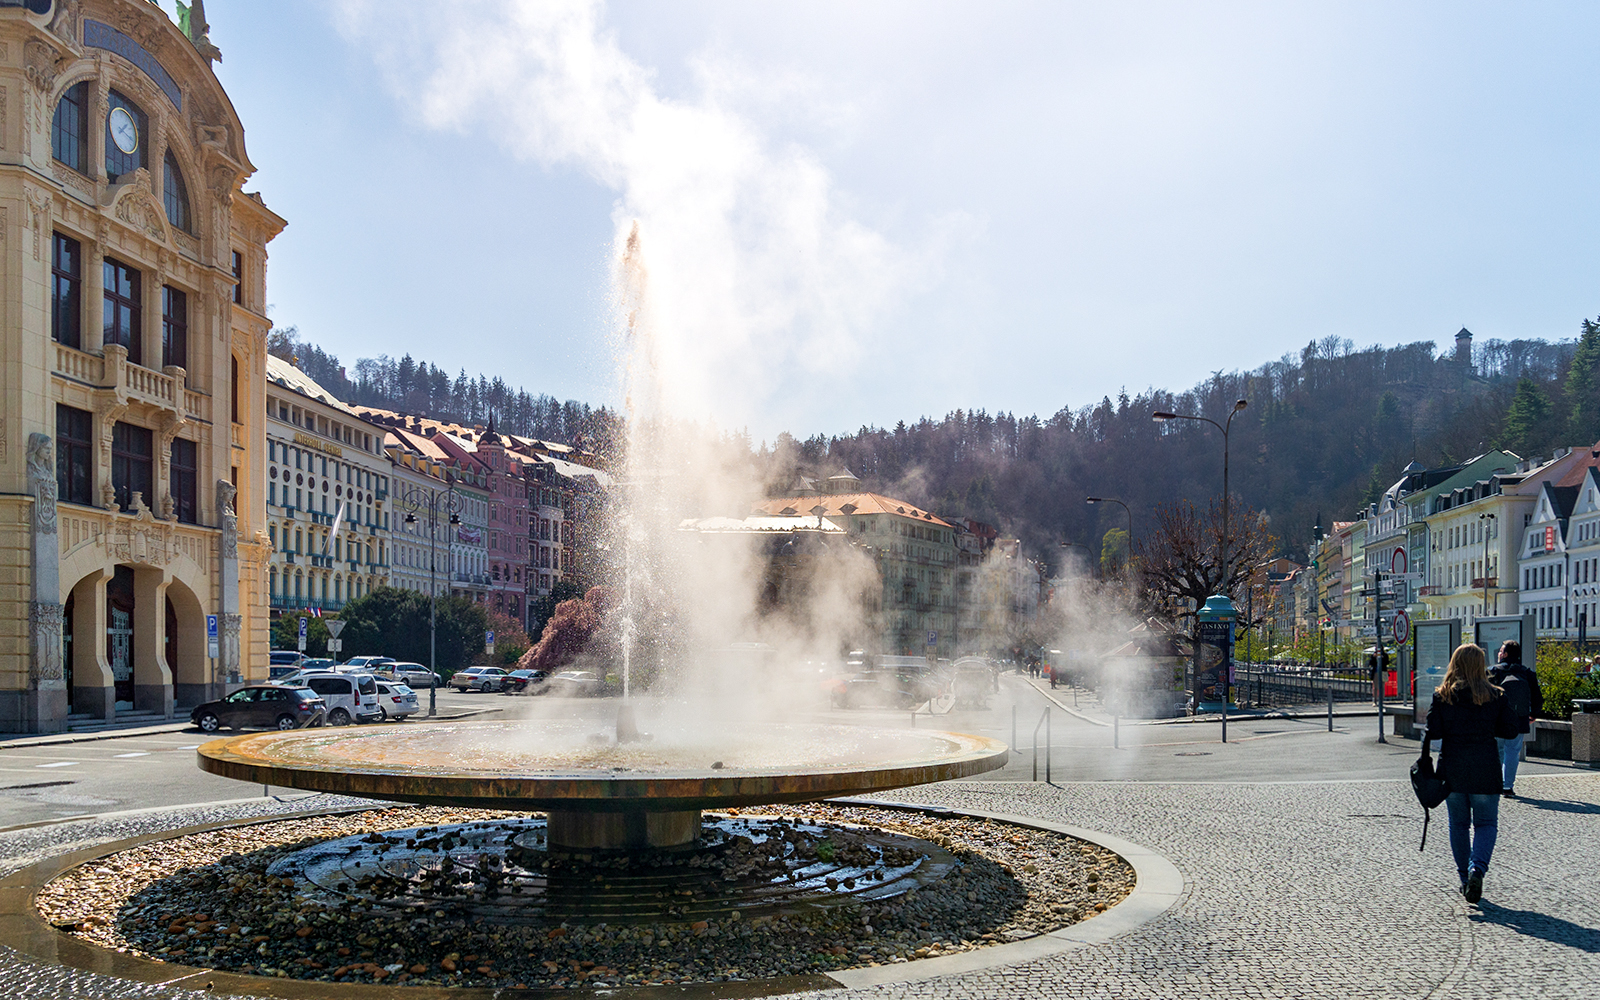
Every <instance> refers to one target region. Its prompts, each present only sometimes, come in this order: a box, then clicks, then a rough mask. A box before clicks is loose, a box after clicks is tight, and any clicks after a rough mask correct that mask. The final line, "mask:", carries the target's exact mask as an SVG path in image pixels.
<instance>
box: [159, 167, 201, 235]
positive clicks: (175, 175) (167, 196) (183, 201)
mask: <svg viewBox="0 0 1600 1000" xmlns="http://www.w3.org/2000/svg"><path fill="white" fill-rule="evenodd" d="M161 173H162V177H161V198H162V200H163V201H165V202H166V203H167V221H168V222H170V223H172V224H173V225H174V226H176V227H178V228H179V229H181V230H183V231H184V232H186V233H192V232H194V223H192V222H191V221H190V220H189V186H188V185H187V184H185V183H184V182H183V171H182V170H181V169H179V167H178V161H177V160H176V159H175V158H174V157H173V155H172V150H170V149H169V150H167V155H166V159H165V160H164V162H163V163H162V165H161Z"/></svg>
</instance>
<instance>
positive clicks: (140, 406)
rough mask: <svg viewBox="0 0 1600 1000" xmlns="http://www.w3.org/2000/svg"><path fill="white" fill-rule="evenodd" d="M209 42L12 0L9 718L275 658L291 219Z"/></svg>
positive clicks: (4, 664)
mask: <svg viewBox="0 0 1600 1000" xmlns="http://www.w3.org/2000/svg"><path fill="white" fill-rule="evenodd" d="M198 37H199V41H198V42H192V41H191V40H190V39H189V38H188V37H186V36H185V35H184V34H183V33H182V32H180V31H179V29H178V27H177V26H176V25H174V24H173V23H172V22H171V21H170V20H169V19H168V18H167V17H166V16H165V14H163V13H162V11H161V10H160V8H158V7H156V6H155V5H154V4H151V3H147V2H145V0H0V303H3V308H4V310H5V320H4V325H3V329H0V372H4V384H3V388H0V731H27V732H50V731H56V730H60V729H63V728H64V727H65V726H66V725H67V722H68V716H69V714H70V715H73V716H78V717H85V718H110V717H113V716H115V715H116V714H118V713H126V712H145V713H153V714H155V715H158V716H170V715H172V714H173V712H174V709H175V707H176V706H178V705H185V704H192V703H195V702H198V701H200V700H202V699H203V698H206V697H209V696H213V695H216V694H218V693H220V692H221V691H222V690H223V688H224V687H225V685H226V684H227V683H228V682H229V681H230V680H235V681H236V680H238V679H240V678H241V677H242V676H244V677H249V676H256V675H258V674H260V673H263V672H264V671H265V666H264V663H265V660H266V649H267V560H268V548H269V546H268V541H267V535H266V531H265V524H264V514H265V509H266V503H265V501H266V498H265V496H264V495H263V491H264V483H265V478H266V477H265V455H264V450H265V443H264V442H265V439H264V430H263V427H264V422H265V411H266V399H265V392H266V385H267V379H266V370H265V361H266V335H267V332H268V328H269V323H268V321H267V318H266V316H265V314H264V310H263V303H264V302H265V270H266V256H267V255H266V243H267V242H268V241H269V240H271V239H272V238H273V237H274V236H276V235H277V234H278V232H279V231H281V230H282V228H283V226H284V221H283V220H282V219H280V218H279V217H278V216H276V215H274V214H273V213H272V212H271V211H269V210H268V209H267V208H266V206H265V205H264V204H263V203H262V201H261V199H260V197H259V196H258V195H254V194H244V193H243V192H242V190H241V185H242V184H243V182H244V181H245V179H246V178H248V177H249V176H250V175H251V174H252V173H253V172H254V168H253V167H252V166H251V164H250V160H249V158H248V157H247V156H246V154H245V147H244V129H243V127H242V125H241V123H240V121H239V119H238V116H237V115H236V114H235V113H234V110H233V106H232V105H231V103H230V102H229V100H228V95H227V94H226V93H224V92H223V90H222V87H221V86H220V85H219V84H218V82H217V79H216V77H215V76H214V75H213V73H212V71H211V67H210V59H209V58H208V57H207V55H203V54H202V50H204V51H205V52H206V53H209V54H210V55H212V56H214V55H215V53H216V50H215V49H214V48H212V47H211V46H210V44H209V40H208V39H206V38H205V36H204V35H203V34H198ZM208 614H215V615H217V616H218V617H219V623H220V637H219V638H220V642H219V648H218V649H217V651H216V652H217V656H216V657H215V658H213V657H212V656H210V655H209V654H210V652H211V651H210V650H209V649H208V642H207V632H206V616H207V615H208Z"/></svg>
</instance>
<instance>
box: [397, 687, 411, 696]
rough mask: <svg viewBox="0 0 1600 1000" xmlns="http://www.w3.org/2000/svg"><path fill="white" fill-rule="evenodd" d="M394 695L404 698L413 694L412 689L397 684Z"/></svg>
mask: <svg viewBox="0 0 1600 1000" xmlns="http://www.w3.org/2000/svg"><path fill="white" fill-rule="evenodd" d="M394 693H395V694H397V695H399V696H400V697H402V698H404V697H405V696H406V695H408V694H410V693H411V689H410V688H408V687H406V686H405V685H404V684H396V685H395V686H394Z"/></svg>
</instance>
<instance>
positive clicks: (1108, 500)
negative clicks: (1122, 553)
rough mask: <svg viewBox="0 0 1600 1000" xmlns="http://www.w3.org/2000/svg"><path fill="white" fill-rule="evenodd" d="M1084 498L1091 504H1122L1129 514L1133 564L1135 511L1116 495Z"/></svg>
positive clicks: (1130, 556)
mask: <svg viewBox="0 0 1600 1000" xmlns="http://www.w3.org/2000/svg"><path fill="white" fill-rule="evenodd" d="M1084 499H1085V500H1086V501H1087V502H1089V503H1091V504H1097V503H1114V504H1120V505H1121V507H1122V512H1123V513H1124V514H1127V515H1128V563H1129V565H1132V563H1133V511H1132V509H1130V508H1129V507H1128V505H1127V504H1125V503H1123V502H1122V501H1121V500H1118V499H1117V498H1116V497H1085V498H1084Z"/></svg>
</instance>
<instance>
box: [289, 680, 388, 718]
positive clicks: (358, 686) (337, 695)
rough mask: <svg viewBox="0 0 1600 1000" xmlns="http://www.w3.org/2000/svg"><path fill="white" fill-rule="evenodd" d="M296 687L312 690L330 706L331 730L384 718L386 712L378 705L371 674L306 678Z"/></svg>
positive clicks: (298, 682) (375, 684) (298, 681)
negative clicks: (333, 727)
mask: <svg viewBox="0 0 1600 1000" xmlns="http://www.w3.org/2000/svg"><path fill="white" fill-rule="evenodd" d="M295 684H296V685H297V686H300V687H308V688H310V689H311V690H313V691H315V692H316V693H317V694H318V695H320V696H321V697H322V700H323V701H325V702H327V703H328V725H330V726H348V725H349V724H350V723H351V722H372V721H375V720H377V719H381V718H383V708H382V707H381V706H380V705H379V704H378V682H377V680H376V679H375V678H374V677H373V676H372V675H371V674H336V673H332V672H329V673H320V674H307V675H306V676H304V677H301V678H299V679H297V680H296V681H295Z"/></svg>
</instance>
